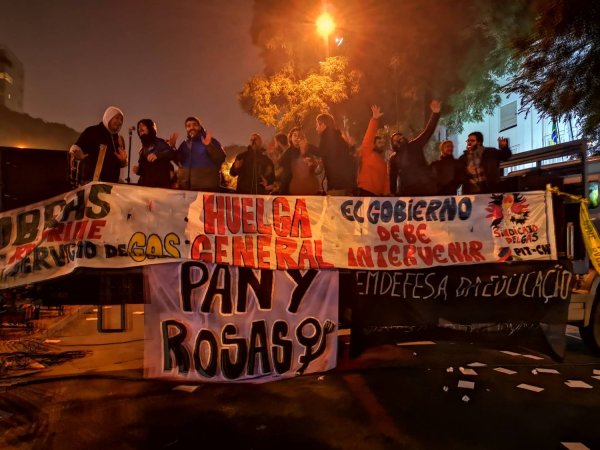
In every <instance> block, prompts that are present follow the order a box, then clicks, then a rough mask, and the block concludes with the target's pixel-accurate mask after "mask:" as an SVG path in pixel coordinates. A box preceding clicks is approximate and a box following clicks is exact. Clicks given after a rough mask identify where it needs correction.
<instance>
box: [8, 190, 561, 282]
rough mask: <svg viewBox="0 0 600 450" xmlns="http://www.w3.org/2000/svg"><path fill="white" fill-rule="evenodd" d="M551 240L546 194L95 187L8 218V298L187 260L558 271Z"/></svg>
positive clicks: (302, 265) (297, 266)
mask: <svg viewBox="0 0 600 450" xmlns="http://www.w3.org/2000/svg"><path fill="white" fill-rule="evenodd" d="M553 233H554V224H553V220H552V199H551V196H550V194H547V193H545V192H525V193H509V194H498V195H493V194H487V195H471V196H450V197H414V198H391V197H380V198H363V197H293V196H250V195H237V194H211V193H202V192H189V191H177V190H167V189H153V188H142V187H138V186H130V185H120V184H109V183H91V184H88V185H86V186H84V187H82V188H80V189H78V190H76V191H72V192H69V193H67V194H65V195H64V196H59V197H55V198H53V199H50V200H47V201H45V202H41V203H37V204H35V205H32V206H30V207H27V208H20V209H16V210H13V211H9V212H6V213H3V214H0V288H7V287H11V286H18V285H22V284H28V283H33V282H36V281H42V280H46V279H48V278H52V277H56V276H60V275H64V274H67V273H70V272H71V271H73V270H74V269H75V268H76V267H106V268H117V267H131V266H136V265H147V264H156V263H163V262H173V261H177V260H197V261H203V262H207V263H216V264H229V265H233V266H239V267H251V268H258V269H273V270H274V269H278V270H286V269H309V268H312V269H331V268H350V269H370V270H403V269H417V268H426V267H433V266H445V265H456V264H479V263H490V262H503V261H508V260H520V261H523V260H551V259H556V248H555V243H554V237H553Z"/></svg>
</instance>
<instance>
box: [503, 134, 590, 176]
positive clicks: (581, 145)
mask: <svg viewBox="0 0 600 450" xmlns="http://www.w3.org/2000/svg"><path fill="white" fill-rule="evenodd" d="M586 151H587V141H586V140H585V139H577V140H575V141H570V142H565V143H564V144H556V145H550V146H548V147H542V148H538V149H535V150H530V151H526V152H520V153H515V154H513V155H512V156H511V157H510V158H509V159H508V160H506V161H502V162H501V163H500V168H501V169H508V168H510V167H514V166H519V165H521V164H529V163H541V162H542V161H546V160H548V159H554V158H560V157H564V156H571V155H578V156H579V157H580V158H581V155H582V154H585V152H586ZM539 166H540V164H538V167H539Z"/></svg>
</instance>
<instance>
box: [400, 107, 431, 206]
mask: <svg viewBox="0 0 600 450" xmlns="http://www.w3.org/2000/svg"><path fill="white" fill-rule="evenodd" d="M429 107H430V109H431V115H430V116H429V121H428V122H427V125H426V126H425V129H424V130H423V131H422V132H421V133H420V134H419V135H418V136H417V137H416V138H414V139H411V140H410V141H409V140H408V139H407V138H406V137H405V136H403V135H402V133H395V134H393V135H392V137H391V144H392V151H393V155H392V157H391V158H390V161H389V168H390V169H389V176H390V190H391V192H392V194H393V195H397V196H400V195H434V194H435V180H434V178H433V174H432V173H431V169H430V168H429V166H428V165H427V161H426V160H425V155H424V154H423V148H424V147H425V144H427V141H428V140H429V139H430V138H431V136H432V135H433V132H434V131H435V127H436V126H437V123H438V120H439V119H440V110H441V108H442V105H441V103H440V102H439V101H437V100H433V101H432V102H431V104H430V105H429Z"/></svg>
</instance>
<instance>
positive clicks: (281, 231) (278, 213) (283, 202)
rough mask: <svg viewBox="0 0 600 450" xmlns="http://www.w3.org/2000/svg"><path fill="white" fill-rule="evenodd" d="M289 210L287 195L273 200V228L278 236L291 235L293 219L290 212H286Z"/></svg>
mask: <svg viewBox="0 0 600 450" xmlns="http://www.w3.org/2000/svg"><path fill="white" fill-rule="evenodd" d="M289 212H290V204H289V202H288V201H287V199H286V198H285V197H276V198H275V200H273V228H274V229H275V233H276V234H277V236H281V237H286V236H289V235H290V228H291V223H292V221H291V219H290V216H289V214H285V213H289ZM282 213H283V214H282Z"/></svg>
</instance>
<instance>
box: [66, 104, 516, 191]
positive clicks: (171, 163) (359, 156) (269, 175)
mask: <svg viewBox="0 0 600 450" xmlns="http://www.w3.org/2000/svg"><path fill="white" fill-rule="evenodd" d="M430 109H431V115H430V117H429V120H428V122H427V125H426V126H425V128H424V129H423V130H422V131H421V133H420V134H418V135H417V136H416V137H415V138H413V139H408V138H407V137H405V136H404V135H403V134H402V133H395V134H393V135H392V136H391V137H390V143H389V145H390V146H391V151H392V154H391V157H390V158H389V160H386V156H385V155H386V150H387V148H388V143H387V142H386V139H385V138H384V137H382V136H379V135H377V130H378V128H379V119H380V118H381V117H382V116H383V113H382V111H381V109H380V108H379V107H378V106H376V105H374V106H372V107H371V112H372V116H371V119H370V121H369V124H368V126H367V130H366V132H365V135H364V138H363V140H362V143H361V144H360V146H359V147H358V148H356V146H355V145H354V141H353V139H352V138H351V136H350V135H349V133H348V132H347V131H344V132H342V131H340V129H338V128H337V127H336V124H335V120H334V118H333V116H331V115H330V114H320V115H318V116H317V118H316V131H317V133H318V135H319V144H318V146H315V145H312V144H310V143H309V142H308V140H307V138H306V136H305V133H304V132H303V130H302V129H301V128H299V127H294V128H292V129H291V130H289V132H288V133H287V135H286V134H277V135H276V136H275V139H274V140H273V145H271V146H270V148H269V151H267V150H266V148H265V146H264V143H263V139H262V137H261V136H260V135H259V134H256V133H253V134H252V135H251V136H250V143H249V145H248V147H247V149H246V151H244V152H242V153H239V154H238V155H237V156H236V158H235V161H234V162H233V163H232V164H231V166H230V167H229V168H228V171H229V176H230V177H233V178H237V187H236V191H237V192H238V193H242V194H277V195H338V196H339V195H341V196H352V195H360V196H377V197H379V196H420V195H456V194H457V193H461V194H478V193H489V192H494V191H496V190H497V189H498V188H499V182H500V174H499V164H500V162H501V161H504V160H506V159H508V158H509V157H510V155H511V151H510V148H509V146H508V141H507V139H504V138H499V139H498V146H499V148H493V147H485V146H484V145H483V135H482V133H480V132H479V131H475V132H473V133H471V134H469V136H468V139H467V142H466V144H467V145H466V149H465V151H464V153H463V154H462V155H461V156H460V157H459V158H458V159H457V158H455V157H454V144H453V143H452V141H449V140H446V141H443V142H442V143H441V144H440V158H439V160H437V161H434V162H433V163H431V164H428V163H427V160H426V159H425V155H424V147H425V145H426V144H427V142H428V141H429V139H430V138H431V136H432V135H433V133H434V131H435V128H436V126H437V123H438V120H439V118H440V110H441V103H440V102H439V101H437V100H433V101H432V102H431V104H430ZM184 123H185V131H186V138H185V139H184V140H183V141H182V142H180V143H179V144H178V142H177V140H178V134H177V133H173V134H172V135H171V136H169V137H168V138H167V139H161V138H159V137H158V136H157V127H156V123H155V122H154V121H153V120H151V119H142V120H140V121H139V122H138V123H137V128H136V130H137V134H138V136H139V139H140V141H141V148H140V150H139V156H138V162H137V164H136V165H134V166H133V172H134V173H135V174H136V175H137V176H138V177H139V181H138V184H139V185H140V186H147V187H159V188H174V189H184V190H192V191H204V192H219V191H222V190H223V189H224V187H223V184H224V183H223V179H224V175H225V174H224V172H223V170H224V169H223V163H224V161H225V151H224V150H223V147H222V146H221V144H220V143H219V141H218V140H217V139H215V138H214V137H213V136H212V134H211V133H210V131H208V130H207V129H205V128H204V127H203V126H202V124H201V122H200V120H199V119H198V118H197V117H194V116H190V117H188V118H187V119H185V122H184ZM122 125H123V112H122V111H121V110H120V109H119V108H116V107H114V106H110V107H109V108H107V109H106V111H105V113H104V116H103V117H102V121H101V122H100V123H99V124H97V125H93V126H91V127H88V128H86V129H85V130H84V131H83V133H82V134H81V135H80V136H79V138H78V140H77V142H76V143H75V144H73V145H72V146H71V149H70V155H71V171H72V181H73V184H75V185H81V184H85V183H88V182H90V181H106V182H113V183H117V182H119V175H120V170H121V168H123V167H125V166H127V165H128V156H127V152H126V151H125V141H124V139H123V137H122V136H121V135H120V134H119V132H120V131H121V127H122Z"/></svg>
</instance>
